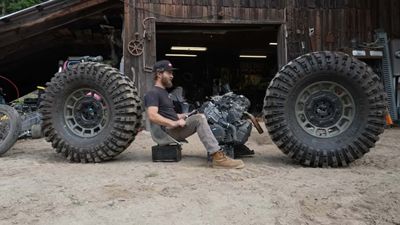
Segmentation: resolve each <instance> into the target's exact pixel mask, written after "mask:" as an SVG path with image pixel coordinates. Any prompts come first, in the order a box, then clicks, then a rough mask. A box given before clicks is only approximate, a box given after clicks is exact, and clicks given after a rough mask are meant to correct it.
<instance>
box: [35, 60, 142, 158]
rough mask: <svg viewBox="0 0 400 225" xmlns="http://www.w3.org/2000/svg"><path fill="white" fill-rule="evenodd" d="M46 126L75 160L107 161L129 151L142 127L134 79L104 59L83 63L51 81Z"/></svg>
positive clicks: (45, 109)
mask: <svg viewBox="0 0 400 225" xmlns="http://www.w3.org/2000/svg"><path fill="white" fill-rule="evenodd" d="M40 112H41V113H42V116H43V118H42V129H43V133H44V135H45V137H46V140H47V141H49V142H51V143H52V146H53V148H55V150H56V152H58V153H61V154H62V155H63V156H65V157H66V158H67V159H69V160H70V161H72V162H82V163H86V162H101V161H105V160H110V159H112V158H113V157H115V156H117V155H119V154H120V153H121V152H123V151H124V150H125V149H126V148H127V147H128V146H129V145H130V144H131V143H132V141H133V140H134V138H135V136H136V134H137V131H138V129H139V128H140V127H141V119H142V112H143V109H142V106H141V101H140V98H139V97H138V94H137V90H136V88H135V87H134V85H133V83H132V82H131V81H130V80H129V79H128V78H127V77H126V76H123V75H122V74H121V73H120V72H119V71H118V70H116V69H114V68H112V67H109V66H107V65H104V64H100V63H92V62H88V63H81V64H79V65H77V66H75V67H74V68H73V69H71V70H66V71H64V72H60V73H57V74H56V75H55V76H54V77H53V78H52V80H51V81H50V82H49V83H47V88H46V90H45V92H44V94H43V100H42V102H41V105H40Z"/></svg>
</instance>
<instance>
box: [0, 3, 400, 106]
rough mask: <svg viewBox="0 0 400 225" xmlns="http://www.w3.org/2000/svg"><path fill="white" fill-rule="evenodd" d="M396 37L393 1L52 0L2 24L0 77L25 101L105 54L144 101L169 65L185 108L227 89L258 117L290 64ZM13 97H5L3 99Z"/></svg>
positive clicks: (399, 30) (397, 11)
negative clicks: (69, 64)
mask: <svg viewBox="0 0 400 225" xmlns="http://www.w3.org/2000/svg"><path fill="white" fill-rule="evenodd" d="M376 29H381V30H383V31H385V32H386V33H387V35H388V37H389V38H391V39H395V38H400V2H399V1H397V0H381V1H378V0H281V1H279V0H125V1H123V0H68V1H67V0H53V1H48V2H45V3H42V4H40V5H37V6H34V7H32V8H29V9H26V10H23V11H21V12H17V13H14V14H11V15H8V16H4V17H1V18H0V75H2V76H7V77H10V78H12V79H13V80H15V82H16V83H17V84H18V85H19V86H20V87H21V88H22V89H23V91H22V92H28V91H29V89H32V88H34V86H36V85H43V84H44V83H45V82H46V81H48V80H49V79H50V78H51V77H52V75H53V73H54V72H56V71H57V67H58V61H59V60H64V59H66V58H67V57H68V56H78V55H92V56H94V55H103V57H104V58H106V59H108V60H109V62H111V63H112V64H113V65H114V66H119V60H120V59H121V58H124V60H123V66H122V67H123V70H124V73H125V74H126V75H128V76H130V77H132V78H133V79H134V80H135V81H136V84H137V86H138V88H139V91H140V93H141V94H143V93H144V92H145V91H146V90H147V89H148V88H149V87H150V86H151V85H152V79H153V76H152V71H151V68H152V65H153V63H154V62H155V61H156V60H158V59H169V60H170V61H171V62H172V63H173V64H174V66H176V67H178V68H179V70H178V71H177V72H176V74H175V81H174V83H175V85H179V86H183V87H184V90H185V92H186V97H187V98H188V99H189V100H191V101H196V100H203V99H204V98H205V97H206V96H210V95H212V94H214V93H216V92H218V90H219V88H220V86H221V85H222V84H224V83H229V84H230V85H231V87H232V89H233V90H235V91H237V92H238V93H242V94H244V95H246V96H248V97H249V98H250V99H251V100H252V103H253V104H252V111H253V112H257V111H260V110H261V107H262V99H263V96H264V94H265V89H266V87H267V85H268V83H269V81H270V80H271V79H272V77H273V76H274V75H275V73H276V72H277V71H278V69H279V68H280V67H281V66H282V65H284V64H286V63H287V62H288V61H289V60H291V59H293V58H296V57H297V56H299V55H302V54H304V53H307V52H311V51H319V50H343V49H348V48H352V47H354V45H355V44H357V43H364V42H374V41H375V36H374V35H375V30H376ZM10 92H12V91H10Z"/></svg>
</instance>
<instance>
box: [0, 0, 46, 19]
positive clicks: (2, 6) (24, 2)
mask: <svg viewBox="0 0 400 225" xmlns="http://www.w3.org/2000/svg"><path fill="white" fill-rule="evenodd" d="M46 1H47V0H0V15H6V14H10V13H13V12H16V11H19V10H21V9H25V8H28V7H30V6H33V5H36V4H39V3H42V2H46Z"/></svg>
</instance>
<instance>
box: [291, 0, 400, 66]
mask: <svg viewBox="0 0 400 225" xmlns="http://www.w3.org/2000/svg"><path fill="white" fill-rule="evenodd" d="M287 3H288V5H287V14H286V18H287V23H286V24H287V29H288V30H287V31H288V49H289V52H288V55H289V59H293V58H295V57H297V56H299V55H301V54H304V53H306V52H310V51H315V50H338V49H341V48H343V47H349V46H350V41H351V40H352V39H356V40H358V41H360V42H372V41H374V30H375V29H378V28H383V29H384V30H385V31H386V32H387V33H388V34H389V36H390V37H397V38H400V1H398V0H288V2H287ZM312 29H314V33H313V34H312V35H310V30H312Z"/></svg>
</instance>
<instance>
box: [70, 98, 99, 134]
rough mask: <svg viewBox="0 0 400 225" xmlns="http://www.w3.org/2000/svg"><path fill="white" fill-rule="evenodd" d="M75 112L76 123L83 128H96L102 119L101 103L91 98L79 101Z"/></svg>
mask: <svg viewBox="0 0 400 225" xmlns="http://www.w3.org/2000/svg"><path fill="white" fill-rule="evenodd" d="M75 112H76V114H75V118H76V122H78V124H79V125H81V126H82V127H84V128H93V127H96V126H97V124H99V123H100V122H101V119H102V118H103V110H102V106H101V103H100V102H99V101H97V100H96V99H94V98H92V97H84V98H82V99H81V100H79V101H78V102H77V104H76V108H75Z"/></svg>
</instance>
